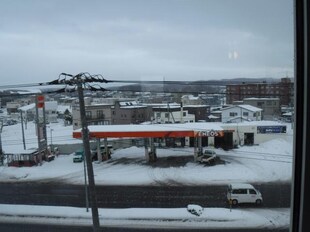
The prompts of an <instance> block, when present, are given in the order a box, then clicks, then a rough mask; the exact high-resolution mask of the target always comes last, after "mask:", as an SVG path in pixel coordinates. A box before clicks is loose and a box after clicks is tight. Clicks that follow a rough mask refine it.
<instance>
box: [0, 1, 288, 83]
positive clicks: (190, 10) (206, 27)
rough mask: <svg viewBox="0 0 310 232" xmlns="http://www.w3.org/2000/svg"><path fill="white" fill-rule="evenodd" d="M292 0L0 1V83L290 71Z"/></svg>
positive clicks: (189, 77) (205, 77)
mask: <svg viewBox="0 0 310 232" xmlns="http://www.w3.org/2000/svg"><path fill="white" fill-rule="evenodd" d="M293 18H294V16H293V0H201V1H200V0H162V1H161V0H154V1H151V0H141V1H137V0H123V1H121V0H98V1H94V0H85V1H78V0H72V1H70V0H66V1H65V0H49V1H48V0H44V1H43V0H38V1H35V0H1V1H0V72H1V73H0V75H1V84H0V85H1V86H3V85H7V84H22V83H37V82H46V81H50V80H54V79H57V78H58V75H59V74H60V73H62V72H67V73H72V74H77V73H80V72H89V73H91V74H102V75H103V76H104V77H106V78H107V79H110V80H126V79H128V80H163V79H165V80H186V81H188V80H210V79H218V78H219V79H222V78H236V77H275V78H280V77H285V76H287V75H288V76H289V77H292V76H293V69H294V34H293V33H294V25H293Z"/></svg>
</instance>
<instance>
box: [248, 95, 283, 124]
mask: <svg viewBox="0 0 310 232" xmlns="http://www.w3.org/2000/svg"><path fill="white" fill-rule="evenodd" d="M243 104H245V105H251V106H255V107H258V108H261V109H262V120H277V119H279V118H280V117H281V106H280V98H244V99H243Z"/></svg>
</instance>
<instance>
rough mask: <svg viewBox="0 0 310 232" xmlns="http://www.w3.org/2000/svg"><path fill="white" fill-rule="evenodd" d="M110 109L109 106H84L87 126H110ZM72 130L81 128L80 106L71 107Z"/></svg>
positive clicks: (110, 106)
mask: <svg viewBox="0 0 310 232" xmlns="http://www.w3.org/2000/svg"><path fill="white" fill-rule="evenodd" d="M112 107H113V105H110V104H95V105H85V114H86V119H87V123H88V125H110V124H112ZM72 123H73V129H74V130H75V129H78V128H81V127H82V122H81V116H80V106H79V105H78V104H76V105H74V106H73V107H72Z"/></svg>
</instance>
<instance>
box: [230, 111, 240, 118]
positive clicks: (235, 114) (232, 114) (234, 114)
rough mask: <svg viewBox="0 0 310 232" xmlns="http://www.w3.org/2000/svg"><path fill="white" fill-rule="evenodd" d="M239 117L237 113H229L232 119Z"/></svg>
mask: <svg viewBox="0 0 310 232" xmlns="http://www.w3.org/2000/svg"><path fill="white" fill-rule="evenodd" d="M237 115H238V113H237V112H229V116H230V117H235V116H237Z"/></svg>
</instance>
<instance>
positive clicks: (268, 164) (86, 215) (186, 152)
mask: <svg viewBox="0 0 310 232" xmlns="http://www.w3.org/2000/svg"><path fill="white" fill-rule="evenodd" d="M27 126H28V128H27V130H25V133H26V146H27V148H31V147H37V144H36V143H37V139H36V137H35V130H34V126H33V124H31V123H28V125H27ZM50 126H51V128H52V129H53V141H54V142H55V143H58V144H60V143H69V144H71V143H77V142H80V141H79V140H75V139H72V127H63V126H62V125H61V124H51V125H50ZM20 128H21V125H20V124H18V125H14V126H8V127H4V128H3V132H2V144H3V149H4V151H5V152H7V153H10V152H16V153H18V152H23V144H22V137H21V129H20ZM51 128H48V133H47V135H48V136H49V135H50V133H49V130H50V129H51ZM287 129H288V134H287V138H285V139H274V140H270V141H268V142H265V143H262V144H260V145H259V146H250V147H246V146H244V147H240V148H238V149H234V150H231V151H224V150H220V149H215V151H216V152H217V154H218V156H219V157H220V158H221V160H223V161H225V162H224V163H223V164H218V165H215V166H205V165H202V164H198V163H194V162H193V156H192V154H193V148H177V149H176V148H175V149H158V150H157V156H158V159H159V160H158V163H165V162H166V163H167V164H166V165H156V163H155V164H152V165H150V164H148V163H147V162H146V159H145V157H144V148H138V147H131V148H126V149H118V150H115V151H114V153H113V154H112V158H111V159H110V160H109V161H105V162H102V163H96V162H94V163H93V167H94V174H95V182H96V184H97V185H179V184H181V185H208V184H228V183H231V182H250V183H267V182H290V181H291V177H292V159H293V156H292V149H293V142H292V141H293V135H292V131H291V129H290V126H289V125H288V127H287ZM48 140H50V137H49V139H48ZM72 158H73V154H70V155H59V156H58V157H56V158H55V160H54V161H51V162H44V163H42V165H41V166H35V167H21V168H16V167H7V166H2V167H0V182H12V181H13V182H22V181H39V180H40V181H46V182H48V181H62V182H65V183H72V184H84V172H83V163H73V162H72ZM174 162H176V164H175V163H174ZM169 164H170V165H169ZM185 207H186V206H185ZM99 214H100V224H101V225H105V226H111V227H113V226H118V227H125V228H128V227H135V228H136V227H143V228H161V227H162V228H183V229H186V228H188V229H191V228H225V227H229V228H261V229H264V228H268V229H273V228H289V223H290V209H288V208H281V209H267V208H240V209H232V211H230V210H229V209H227V208H204V210H203V213H202V215H200V216H199V217H198V216H195V215H193V214H190V213H189V212H188V211H187V209H186V208H174V209H166V208H164V209H163V208H160V209H159V208H143V209H140V208H129V209H99ZM42 218H44V222H45V223H47V224H49V223H50V224H66V225H91V223H92V221H91V213H90V212H86V210H85V209H84V208H74V207H52V206H27V205H5V204H2V205H0V222H16V223H25V222H29V223H41V222H42Z"/></svg>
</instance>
